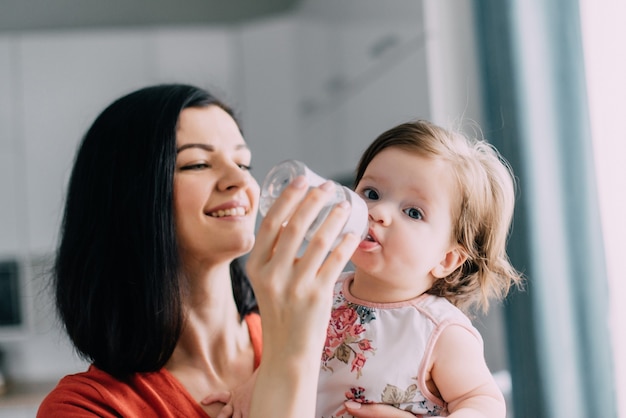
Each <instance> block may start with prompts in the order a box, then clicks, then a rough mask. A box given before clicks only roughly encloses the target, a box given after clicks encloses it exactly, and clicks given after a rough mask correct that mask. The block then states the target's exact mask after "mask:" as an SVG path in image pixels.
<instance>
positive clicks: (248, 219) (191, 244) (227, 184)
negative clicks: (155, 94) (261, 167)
mask: <svg viewBox="0 0 626 418" xmlns="http://www.w3.org/2000/svg"><path fill="white" fill-rule="evenodd" d="M176 148H177V156H176V171H175V174H174V214H175V219H176V231H177V238H178V242H179V246H180V251H181V256H182V258H183V260H184V261H185V262H190V261H191V260H196V261H199V262H208V263H213V264H214V263H217V262H222V261H230V260H232V259H234V258H236V257H238V256H241V255H243V254H245V253H247V252H248V251H250V249H251V248H252V245H253V244H254V227H255V220H256V214H257V209H258V201H259V185H258V183H257V182H256V180H255V179H254V178H253V177H252V175H251V174H250V172H249V166H250V159H251V154H250V150H249V149H248V147H247V145H246V142H245V141H244V139H243V137H242V135H241V133H240V132H239V128H238V126H237V124H236V123H235V121H234V120H233V118H232V117H231V116H230V115H229V114H228V113H226V112H225V111H224V110H223V109H221V108H220V107H218V106H215V105H212V106H208V107H198V108H187V109H185V110H183V111H182V112H181V114H180V118H179V121H178V129H177V132H176Z"/></svg>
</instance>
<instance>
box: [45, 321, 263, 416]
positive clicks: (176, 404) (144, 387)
mask: <svg viewBox="0 0 626 418" xmlns="http://www.w3.org/2000/svg"><path fill="white" fill-rule="evenodd" d="M246 323H247V324H248V329H249V331H250V339H251V341H252V346H253V348H254V367H255V368H257V367H258V365H259V363H260V361H261V350H262V338H261V318H260V317H259V315H257V314H250V315H248V316H246ZM92 416H98V417H142V418H143V417H159V418H174V417H177V418H190V417H202V418H206V417H207V414H206V412H204V410H203V409H202V407H201V406H200V404H199V403H198V402H197V401H196V400H195V399H193V398H192V397H191V395H190V394H189V393H188V392H187V390H186V389H185V387H184V386H183V385H182V384H181V383H180V382H179V381H178V380H177V379H176V378H175V377H174V376H173V375H172V374H171V373H170V372H168V371H167V370H166V369H165V368H163V369H161V370H159V371H157V372H151V373H135V374H133V375H131V376H130V377H129V379H128V380H127V381H120V380H118V379H116V378H114V377H113V376H111V375H110V374H108V373H106V372H104V371H102V370H100V369H98V368H97V367H95V366H93V365H92V366H90V367H89V369H88V370H87V371H86V372H83V373H78V374H73V375H68V376H65V377H64V378H63V379H61V380H60V381H59V383H58V385H57V386H56V387H55V388H54V389H53V390H52V392H50V393H49V394H48V396H46V398H45V399H44V400H43V402H42V403H41V405H40V407H39V410H38V411H37V417H64V418H78V417H92Z"/></svg>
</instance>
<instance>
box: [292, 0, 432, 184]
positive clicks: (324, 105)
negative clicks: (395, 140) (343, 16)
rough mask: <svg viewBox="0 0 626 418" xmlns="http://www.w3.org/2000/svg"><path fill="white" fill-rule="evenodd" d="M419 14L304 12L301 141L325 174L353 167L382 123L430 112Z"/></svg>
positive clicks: (387, 124) (340, 173)
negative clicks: (336, 15) (340, 15)
mask: <svg viewBox="0 0 626 418" xmlns="http://www.w3.org/2000/svg"><path fill="white" fill-rule="evenodd" d="M337 7H339V6H337ZM420 18H421V14H419V13H417V12H415V13H413V14H411V15H404V16H395V17H389V18H383V19H375V18H371V17H370V18H369V19H357V20H351V19H348V20H340V19H329V18H328V17H323V18H320V17H317V16H314V17H306V18H302V23H301V24H300V27H302V28H303V33H306V37H304V36H303V37H301V39H300V41H301V46H302V47H301V48H299V49H298V55H297V57H298V62H299V67H298V73H299V75H298V79H299V80H300V81H301V83H300V87H301V93H302V95H301V97H300V103H299V110H300V115H299V116H300V120H301V127H302V138H303V140H302V144H301V146H302V153H303V155H305V156H306V157H307V158H310V159H313V160H314V161H316V163H319V164H320V167H314V168H317V170H318V172H320V173H321V174H323V175H326V176H331V177H337V176H341V177H344V176H346V175H351V173H353V172H354V169H355V168H356V164H357V162H358V158H359V156H360V155H361V153H362V152H363V151H364V149H365V148H366V147H367V145H369V143H370V142H372V141H373V140H374V139H375V138H376V137H377V136H378V135H379V134H381V133H382V132H383V131H385V130H387V129H389V128H391V127H393V126H395V125H397V124H398V123H401V122H406V121H409V120H411V119H415V118H428V117H429V116H430V114H429V98H428V88H427V85H428V75H427V71H426V64H425V60H426V57H425V48H424V43H425V41H424V36H423V33H422V31H421V29H420V28H421V26H422V25H421V21H420Z"/></svg>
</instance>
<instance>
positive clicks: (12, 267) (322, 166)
mask: <svg viewBox="0 0 626 418" xmlns="http://www.w3.org/2000/svg"><path fill="white" fill-rule="evenodd" d="M624 18H626V6H625V5H624V2H623V1H619V0H606V1H605V2H602V7H600V6H599V3H597V2H595V3H594V1H593V0H577V1H576V0H552V1H549V2H546V1H544V0H510V1H499V0H482V1H481V0H455V1H443V0H386V1H384V2H383V1H380V0H229V1H228V2H226V1H220V0H181V1H176V2H174V1H170V0H108V1H106V2H104V1H93V0H91V1H87V0H0V199H1V200H0V202H1V203H0V417H32V416H34V415H35V413H36V409H37V406H38V404H39V402H40V401H41V399H42V398H43V396H44V395H45V393H46V392H47V391H49V390H50V389H51V388H52V387H53V386H54V384H56V382H57V381H58V379H59V378H60V377H62V376H63V375H65V374H68V373H73V372H77V371H82V370H84V369H85V368H86V363H84V362H83V361H82V360H80V359H79V358H78V357H77V356H76V355H75V353H74V352H73V350H72V348H71V346H70V345H69V343H68V341H67V338H66V337H65V335H64V334H63V332H62V330H61V328H60V326H59V324H58V322H57V320H56V318H55V314H54V308H53V305H52V300H51V297H50V292H49V289H48V288H47V280H48V277H47V269H49V267H50V263H51V260H52V255H53V252H54V249H55V246H56V240H57V231H58V228H59V225H60V219H61V211H62V207H63V195H64V190H65V185H66V182H67V179H68V176H69V172H70V168H71V164H72V161H73V157H74V152H75V150H76V147H77V144H78V142H79V141H80V139H81V136H82V135H83V133H84V132H85V130H86V129H87V128H88V126H89V125H90V124H91V122H92V121H93V119H94V118H95V117H96V115H97V114H98V113H99V112H100V111H101V110H102V109H103V108H104V107H105V106H107V105H108V104H109V103H110V102H111V101H113V100H114V99H116V98H117V97H119V96H121V95H123V94H126V93H128V92H130V91H132V90H135V89H137V88H140V87H143V86H146V85H149V84H155V83H168V82H184V83H191V84H196V85H198V86H201V87H205V88H208V89H209V90H211V91H213V92H214V93H216V94H217V95H218V96H220V97H222V98H223V99H224V100H225V101H226V102H228V103H230V104H231V105H232V106H233V107H235V109H237V110H238V113H239V118H240V120H241V122H242V126H243V129H244V134H245V137H246V140H247V141H248V143H249V145H250V147H251V149H252V151H253V155H254V158H253V167H254V171H253V173H254V175H255V176H256V177H257V179H258V180H259V181H262V179H263V177H264V176H265V174H266V173H267V171H268V170H269V169H270V167H271V166H272V165H274V164H276V163H277V162H279V161H282V160H284V159H287V158H296V159H300V160H302V161H304V162H306V163H307V164H308V165H309V166H310V167H311V168H312V169H313V170H314V171H317V172H318V173H320V174H321V175H323V176H325V177H329V178H334V179H337V180H341V181H350V180H349V179H351V177H352V173H353V170H354V168H355V167H356V163H357V160H358V157H359V155H360V154H361V152H362V151H363V150H364V149H365V147H366V146H367V145H368V144H369V143H370V142H371V141H372V140H373V139H374V138H375V137H376V136H377V135H378V134H380V133H381V132H383V131H385V130H386V129H388V128H390V127H392V126H394V125H396V124H398V123H401V122H405V121H408V120H410V119H415V118H425V119H430V120H432V121H434V122H435V123H438V124H440V125H443V126H446V127H453V128H459V129H461V130H463V131H465V132H467V133H468V134H470V135H478V136H484V137H485V138H486V139H487V140H489V141H490V142H492V143H493V144H494V145H495V146H496V147H498V149H499V150H500V151H501V152H502V153H503V155H504V156H505V157H506V158H507V159H508V160H509V161H510V163H511V165H512V166H513V169H514V171H515V173H516V175H517V176H518V200H517V209H516V215H515V221H514V228H513V231H512V235H511V239H510V245H509V253H510V256H511V259H512V261H513V263H514V264H515V266H516V267H517V268H518V269H520V270H522V271H523V272H524V273H525V274H526V276H527V278H528V284H527V286H526V289H525V291H523V292H519V291H516V292H514V293H513V294H511V295H510V297H509V298H508V299H507V300H506V301H505V303H503V304H501V305H496V306H493V307H492V309H491V311H490V313H489V315H487V316H484V317H481V318H477V319H476V321H475V323H476V326H477V327H478V328H479V330H480V331H481V332H482V333H483V336H484V338H485V353H486V357H487V361H488V365H489V367H490V369H491V370H492V372H493V373H494V376H496V378H497V379H498V382H499V384H500V386H501V387H502V389H503V391H504V392H505V394H506V396H507V403H508V409H509V417H516V418H526V417H533V418H541V417H567V418H576V417H600V416H602V417H618V416H621V417H626V327H625V326H624V324H623V322H624V320H626V309H625V307H624V306H625V305H626V304H625V303H624V302H622V301H621V299H620V298H621V297H622V295H625V294H626V277H625V274H624V269H623V268H622V266H621V264H618V262H619V261H622V260H621V259H620V256H621V257H623V253H624V249H625V248H626V247H625V244H624V236H626V217H624V215H623V214H624V213H626V197H625V196H626V192H625V190H626V165H625V164H624V163H623V158H624V155H625V153H626V135H625V134H624V129H623V127H622V126H621V123H620V122H621V121H622V119H623V116H622V115H621V113H620V114H618V112H619V111H621V110H623V109H624V105H623V97H624V96H625V95H626V82H625V81H624V77H623V74H626V62H625V61H626V53H625V51H624V46H623V45H624V40H626V29H624V25H623V21H624ZM618 100H619V101H618ZM120 268H123V266H120Z"/></svg>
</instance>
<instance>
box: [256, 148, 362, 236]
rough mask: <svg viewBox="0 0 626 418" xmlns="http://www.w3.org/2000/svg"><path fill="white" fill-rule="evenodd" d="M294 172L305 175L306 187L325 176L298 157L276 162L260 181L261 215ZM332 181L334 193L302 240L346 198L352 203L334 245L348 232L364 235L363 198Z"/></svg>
mask: <svg viewBox="0 0 626 418" xmlns="http://www.w3.org/2000/svg"><path fill="white" fill-rule="evenodd" d="M297 176H305V177H306V180H307V183H308V185H309V188H312V187H317V186H319V185H321V184H322V183H324V182H326V179H325V178H323V177H321V176H319V175H318V174H316V173H314V172H313V171H311V170H310V169H309V168H308V167H307V166H306V165H305V164H304V163H302V162H300V161H296V160H286V161H283V162H282V163H280V164H277V165H276V166H274V167H273V168H272V169H271V170H270V171H269V173H268V174H267V176H266V177H265V180H264V181H263V186H262V188H261V201H260V205H259V211H260V212H261V215H263V216H265V215H266V214H267V211H268V210H269V208H270V207H271V206H272V204H273V203H274V201H275V200H276V199H277V198H278V196H280V194H281V193H282V191H283V190H284V189H285V188H286V187H287V186H288V185H289V183H291V182H292V181H293V179H295V178H296V177H297ZM332 183H333V185H334V186H335V188H334V195H333V197H332V198H331V199H330V200H329V201H328V202H327V203H326V205H325V206H324V207H323V208H322V209H321V210H320V213H319V214H318V215H317V218H315V220H314V221H313V223H312V224H311V226H310V228H309V230H308V231H307V233H306V235H305V240H306V241H310V239H311V238H312V237H313V235H314V234H315V231H317V229H318V228H319V227H320V225H321V224H322V223H323V222H324V220H325V219H326V217H327V216H328V214H329V212H330V211H331V209H332V208H333V207H334V206H335V205H336V204H338V203H340V202H342V201H344V200H347V201H348V202H349V203H350V206H351V213H350V217H349V218H348V220H347V221H346V223H345V225H344V226H343V229H342V231H341V233H340V234H339V236H338V237H337V239H336V240H335V242H334V243H333V248H334V247H335V246H336V245H337V244H338V243H339V241H340V239H341V237H342V236H343V235H344V234H347V233H350V232H351V233H354V234H355V235H357V236H359V237H360V238H361V239H363V238H365V236H366V235H367V229H368V222H367V205H366V203H365V201H364V200H363V199H361V198H360V197H359V196H358V195H357V194H356V193H354V192H353V191H352V190H350V189H349V188H347V187H345V186H342V185H341V184H339V183H337V182H334V181H333V182H332Z"/></svg>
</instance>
